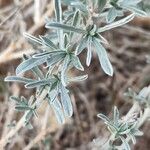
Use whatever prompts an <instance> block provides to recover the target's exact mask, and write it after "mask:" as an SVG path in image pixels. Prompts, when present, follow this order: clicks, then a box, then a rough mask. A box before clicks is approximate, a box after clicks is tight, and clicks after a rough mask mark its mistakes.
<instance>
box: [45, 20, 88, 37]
mask: <svg viewBox="0 0 150 150" xmlns="http://www.w3.org/2000/svg"><path fill="white" fill-rule="evenodd" d="M45 27H46V28H56V29H63V30H67V31H70V32H77V33H80V34H81V33H82V34H85V33H86V31H85V30H83V29H80V28H76V27H73V26H69V25H65V24H61V23H57V22H52V23H47V24H46V26H45Z"/></svg>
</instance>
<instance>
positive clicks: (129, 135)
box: [127, 133, 136, 144]
mask: <svg viewBox="0 0 150 150" xmlns="http://www.w3.org/2000/svg"><path fill="white" fill-rule="evenodd" d="M127 137H129V138H130V139H131V140H132V143H133V144H136V138H135V136H134V135H133V134H131V133H130V134H128V135H127Z"/></svg>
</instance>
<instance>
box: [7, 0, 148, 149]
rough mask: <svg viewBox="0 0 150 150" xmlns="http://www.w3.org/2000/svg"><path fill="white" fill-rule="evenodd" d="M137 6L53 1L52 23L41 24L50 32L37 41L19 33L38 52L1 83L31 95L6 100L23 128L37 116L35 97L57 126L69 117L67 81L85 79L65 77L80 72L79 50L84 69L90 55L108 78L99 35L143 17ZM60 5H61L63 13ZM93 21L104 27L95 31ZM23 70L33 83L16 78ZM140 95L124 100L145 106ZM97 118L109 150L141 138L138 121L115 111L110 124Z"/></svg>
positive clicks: (98, 0) (101, 0) (136, 1)
mask: <svg viewBox="0 0 150 150" xmlns="http://www.w3.org/2000/svg"><path fill="white" fill-rule="evenodd" d="M141 3H142V2H141V0H133V1H131V0H93V1H89V0H62V1H61V0H54V4H55V18H54V19H51V20H53V21H51V20H49V19H47V20H46V25H45V27H46V28H47V29H51V30H50V32H49V33H48V34H47V35H44V36H42V35H40V36H39V37H34V36H32V35H30V34H28V33H24V36H25V37H26V38H27V39H28V40H29V42H31V43H34V44H35V45H37V47H39V49H40V51H37V53H36V54H33V55H32V56H26V55H24V56H23V62H22V63H20V65H19V66H18V67H17V68H16V76H8V77H6V78H5V81H7V82H19V83H23V84H24V85H25V87H26V88H28V89H31V88H35V90H36V96H35V97H30V99H29V100H27V99H26V98H24V97H21V98H16V97H11V99H12V100H15V102H16V106H15V109H16V110H18V111H23V112H25V125H26V126H28V127H29V128H32V126H31V124H30V119H31V118H32V117H33V116H37V112H36V110H37V109H38V107H40V104H39V103H38V100H39V97H40V100H41V97H42V101H44V100H45V101H47V103H48V104H49V105H50V107H51V108H52V109H53V110H54V113H55V115H56V118H57V120H58V122H59V123H64V122H65V118H67V117H71V116H72V114H73V107H72V102H71V98H70V92H69V89H68V88H67V86H68V84H69V83H70V82H80V81H83V80H86V79H87V77H88V75H80V76H77V77H70V75H69V73H68V72H69V71H70V70H71V69H78V70H80V71H84V67H83V65H82V63H81V62H80V59H79V54H80V53H82V51H84V50H87V58H86V65H87V66H89V65H90V63H91V60H92V53H93V52H94V51H95V52H96V53H97V55H98V59H99V62H100V65H101V68H102V69H103V71H104V72H105V73H106V74H108V75H109V76H113V72H114V71H113V67H112V65H111V62H110V60H109V57H108V53H107V50H106V49H105V45H106V44H108V41H107V40H106V39H105V38H104V37H103V36H102V35H101V33H102V32H105V31H109V30H111V29H113V28H116V27H120V26H123V25H124V24H126V23H128V22H130V21H131V20H132V19H133V18H134V17H135V16H136V15H140V16H145V15H146V13H145V12H144V11H143V10H142V9H141V7H140V6H141V5H140V4H141ZM62 5H65V6H66V7H65V8H66V9H65V10H64V12H63V13H62ZM126 12H128V13H129V15H128V16H126V15H124V14H125V13H126ZM95 19H99V20H102V21H103V20H106V22H105V24H104V26H101V27H99V24H97V22H96V21H95ZM37 49H38V48H37ZM110 57H111V56H110ZM39 66H40V67H39ZM42 68H44V69H42ZM28 71H31V72H32V73H33V74H34V79H30V78H26V77H22V76H21V75H22V74H24V73H26V72H28ZM145 91H146V89H143V91H141V92H140V93H139V94H138V95H137V94H136V93H134V92H132V91H129V93H128V95H129V96H130V97H132V98H135V99H136V100H137V99H138V101H141V99H144V102H145V100H146V99H147V97H141V95H143V92H145ZM43 92H45V93H44V96H43ZM146 105H149V101H146ZM98 117H100V118H101V119H102V120H103V121H104V122H105V124H106V125H107V127H108V129H109V131H110V132H111V134H112V137H113V138H112V139H111V142H110V143H109V144H110V146H115V145H113V144H114V143H113V142H114V141H115V140H118V139H119V140H121V141H122V143H123V145H124V146H125V148H126V149H130V147H129V144H128V140H126V139H129V140H130V139H131V140H132V141H133V143H135V136H137V135H141V132H140V131H139V130H138V127H137V122H138V121H136V120H134V119H133V120H132V119H129V120H123V119H120V118H119V112H118V109H117V108H116V107H114V113H113V120H110V119H109V118H107V117H106V116H104V115H102V114H99V115H98ZM125 136H126V137H127V138H125Z"/></svg>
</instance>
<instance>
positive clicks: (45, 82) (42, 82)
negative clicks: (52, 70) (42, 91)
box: [25, 79, 53, 88]
mask: <svg viewBox="0 0 150 150" xmlns="http://www.w3.org/2000/svg"><path fill="white" fill-rule="evenodd" d="M52 81H53V79H43V80H39V81H34V82H30V83H27V84H26V85H25V87H26V88H36V87H39V86H43V85H49V84H51V82H52Z"/></svg>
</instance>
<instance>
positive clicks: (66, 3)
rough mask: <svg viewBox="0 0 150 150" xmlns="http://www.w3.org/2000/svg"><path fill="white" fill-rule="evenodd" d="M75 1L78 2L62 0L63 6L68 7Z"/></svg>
mask: <svg viewBox="0 0 150 150" xmlns="http://www.w3.org/2000/svg"><path fill="white" fill-rule="evenodd" d="M75 1H78V0H62V2H63V3H64V4H65V5H70V4H71V3H72V2H75Z"/></svg>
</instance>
